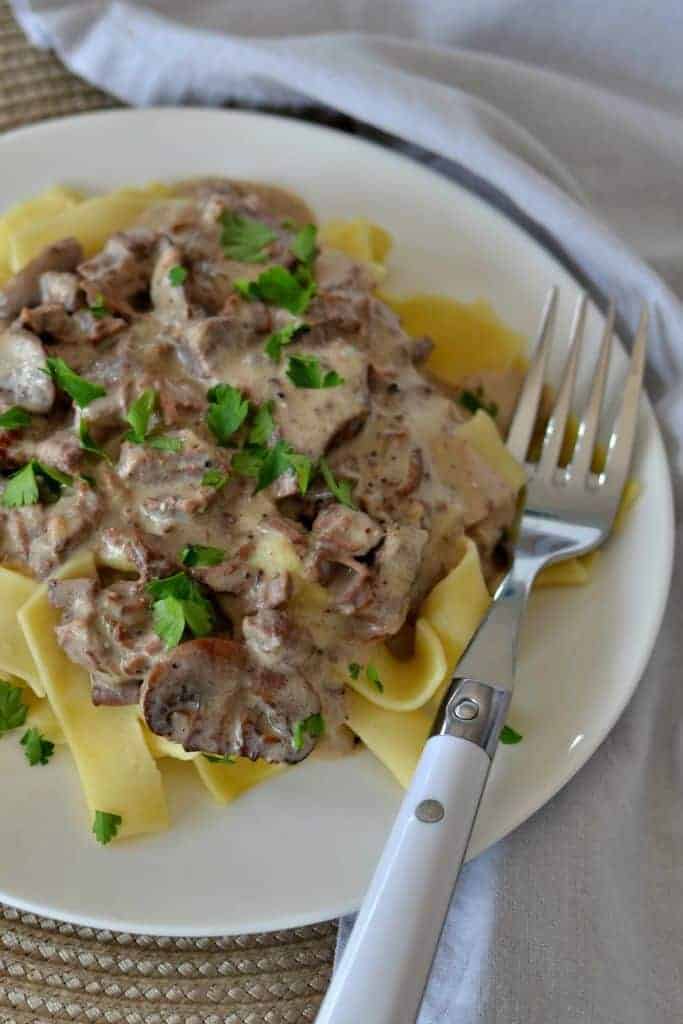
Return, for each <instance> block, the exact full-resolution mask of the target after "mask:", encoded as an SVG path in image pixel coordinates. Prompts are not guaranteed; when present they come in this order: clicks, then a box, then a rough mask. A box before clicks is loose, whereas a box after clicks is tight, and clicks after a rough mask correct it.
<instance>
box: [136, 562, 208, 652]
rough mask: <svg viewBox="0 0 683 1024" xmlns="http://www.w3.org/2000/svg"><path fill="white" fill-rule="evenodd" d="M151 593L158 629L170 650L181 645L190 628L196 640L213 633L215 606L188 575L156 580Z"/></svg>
mask: <svg viewBox="0 0 683 1024" xmlns="http://www.w3.org/2000/svg"><path fill="white" fill-rule="evenodd" d="M147 592H148V593H149V594H151V596H152V598H153V599H154V603H153V605H152V612H153V621H154V629H155V631H156V633H157V635H158V636H160V637H161V639H162V640H163V641H164V643H165V644H166V646H167V647H175V646H176V645H177V644H179V643H180V641H181V640H182V637H183V633H184V632H185V627H186V626H187V627H188V628H189V629H190V630H191V632H192V633H194V635H195V636H206V635H207V634H208V633H210V632H211V630H212V629H213V625H214V612H213V606H212V605H211V602H210V601H208V600H207V599H206V598H205V597H204V594H203V593H202V591H201V589H200V587H199V585H198V584H197V583H196V582H195V581H194V580H191V579H190V577H189V576H186V575H185V573H184V572H178V573H176V574H175V575H174V576H167V577H166V578H165V579H159V580H152V582H151V583H148V584H147Z"/></svg>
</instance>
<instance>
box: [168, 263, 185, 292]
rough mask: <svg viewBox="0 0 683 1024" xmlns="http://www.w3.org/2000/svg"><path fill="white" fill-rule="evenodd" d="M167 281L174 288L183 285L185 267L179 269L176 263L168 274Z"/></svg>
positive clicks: (179, 266)
mask: <svg viewBox="0 0 683 1024" xmlns="http://www.w3.org/2000/svg"><path fill="white" fill-rule="evenodd" d="M168 280H169V281H170V283H171V284H172V285H173V287H174V288H179V287H180V285H181V284H185V282H186V280H187V270H186V268H185V267H181V265H180V264H179V263H176V265H175V266H174V267H171V269H170V270H169V272H168Z"/></svg>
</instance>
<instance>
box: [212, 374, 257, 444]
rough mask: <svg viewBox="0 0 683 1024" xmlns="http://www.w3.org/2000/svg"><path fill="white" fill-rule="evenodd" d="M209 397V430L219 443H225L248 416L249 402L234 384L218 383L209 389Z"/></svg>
mask: <svg viewBox="0 0 683 1024" xmlns="http://www.w3.org/2000/svg"><path fill="white" fill-rule="evenodd" d="M207 398H208V399H209V411H208V413H207V415H206V422H207V423H208V426H209V430H210V431H211V433H212V434H213V436H214V437H215V438H216V440H217V441H218V443H219V444H222V445H225V444H227V443H228V440H229V439H230V438H231V437H232V435H233V434H234V433H235V431H237V430H239V428H240V427H241V426H242V424H243V423H244V421H245V419H246V418H247V414H248V413H249V402H248V401H247V399H246V398H244V396H243V395H242V392H241V391H238V390H237V388H234V387H233V386H232V384H216V386H215V387H213V388H210V389H209V391H208V393H207Z"/></svg>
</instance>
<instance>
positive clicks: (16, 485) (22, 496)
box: [2, 459, 73, 508]
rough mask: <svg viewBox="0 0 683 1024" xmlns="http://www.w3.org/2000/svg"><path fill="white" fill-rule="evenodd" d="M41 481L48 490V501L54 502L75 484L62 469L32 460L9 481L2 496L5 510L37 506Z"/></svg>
mask: <svg viewBox="0 0 683 1024" xmlns="http://www.w3.org/2000/svg"><path fill="white" fill-rule="evenodd" d="M39 480H40V481H41V482H42V483H43V484H44V485H45V487H46V488H47V491H48V499H49V498H52V500H55V498H56V497H58V495H59V494H60V492H61V489H62V487H67V486H68V485H69V484H71V483H72V482H73V480H72V478H71V477H70V476H69V475H68V473H62V471H61V470H60V469H55V468H54V467H53V466H46V465H45V464H44V463H42V462H38V461H37V459H31V461H30V462H27V463H26V465H25V466H23V467H22V468H21V469H19V470H17V472H16V473H13V474H12V476H11V477H10V478H9V479H8V481H7V484H6V486H5V490H4V491H3V494H2V504H3V505H4V506H5V508H21V507H22V506H24V505H35V504H36V502H37V501H38V500H39V498H40V491H39V488H38V483H39Z"/></svg>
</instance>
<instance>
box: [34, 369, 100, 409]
mask: <svg viewBox="0 0 683 1024" xmlns="http://www.w3.org/2000/svg"><path fill="white" fill-rule="evenodd" d="M45 362H46V364H47V370H46V371H45V372H46V373H49V375H50V376H51V377H52V379H53V381H54V382H55V384H56V385H57V387H58V388H61V389H62V391H66V393H67V395H69V397H70V398H73V400H74V402H75V403H76V405H77V406H78V407H79V409H85V407H86V405H90V403H91V402H93V401H94V400H95V399H96V398H102V397H103V396H104V395H106V393H107V392H106V389H105V388H103V387H102V385H101V384H93V383H92V381H89V380H86V379H85V377H81V376H79V374H77V373H76V372H75V371H74V370H72V369H71V367H70V366H69V365H68V364H67V363H65V362H64V360H63V359H60V358H59V356H56V357H53V356H49V357H48V358H47V359H46V361H45Z"/></svg>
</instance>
